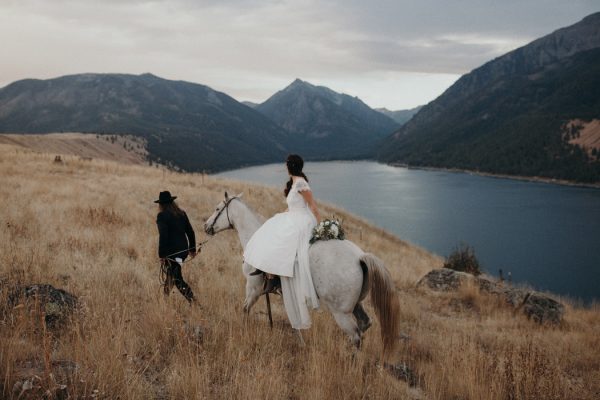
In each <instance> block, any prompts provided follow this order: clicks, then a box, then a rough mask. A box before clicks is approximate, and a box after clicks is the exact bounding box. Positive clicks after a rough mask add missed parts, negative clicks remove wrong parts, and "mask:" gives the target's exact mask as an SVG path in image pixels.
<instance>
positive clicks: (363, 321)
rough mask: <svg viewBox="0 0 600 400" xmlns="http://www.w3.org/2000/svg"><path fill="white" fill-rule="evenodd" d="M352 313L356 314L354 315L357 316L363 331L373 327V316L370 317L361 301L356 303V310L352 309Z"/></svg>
mask: <svg viewBox="0 0 600 400" xmlns="http://www.w3.org/2000/svg"><path fill="white" fill-rule="evenodd" d="M352 314H354V316H355V317H356V322H357V323H358V329H360V331H361V332H362V333H365V332H366V331H367V329H369V328H370V327H371V318H369V315H368V314H367V312H366V311H365V309H364V308H363V306H362V304H361V303H360V302H359V303H356V305H355V306H354V310H352Z"/></svg>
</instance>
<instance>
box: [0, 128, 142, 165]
mask: <svg viewBox="0 0 600 400" xmlns="http://www.w3.org/2000/svg"><path fill="white" fill-rule="evenodd" d="M0 143H2V144H14V145H17V146H20V147H24V148H26V149H31V150H34V151H36V152H42V153H55V154H56V155H61V154H68V155H73V156H79V157H80V158H82V159H84V160H88V161H89V160H90V159H93V158H99V159H102V160H109V161H119V162H123V163H127V164H140V165H141V164H147V163H148V160H147V159H146V157H147V156H148V151H147V149H146V142H145V141H144V140H143V139H141V138H139V137H135V136H123V135H94V134H90V133H48V134H45V135H33V134H32V135H24V134H0Z"/></svg>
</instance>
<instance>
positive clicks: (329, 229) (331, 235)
mask: <svg viewBox="0 0 600 400" xmlns="http://www.w3.org/2000/svg"><path fill="white" fill-rule="evenodd" d="M329 239H339V240H344V230H343V229H342V224H341V223H340V221H338V220H337V219H324V220H323V221H321V223H320V224H319V225H317V226H315V228H314V229H313V232H312V237H311V238H310V244H313V243H314V242H316V241H317V240H329Z"/></svg>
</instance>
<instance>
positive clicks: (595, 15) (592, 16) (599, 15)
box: [581, 12, 600, 22]
mask: <svg viewBox="0 0 600 400" xmlns="http://www.w3.org/2000/svg"><path fill="white" fill-rule="evenodd" d="M597 20H598V21H600V12H596V13H593V14H590V15H588V16H587V17H585V18H583V19H582V20H581V21H582V22H593V21H597Z"/></svg>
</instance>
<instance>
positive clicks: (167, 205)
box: [159, 201, 184, 215]
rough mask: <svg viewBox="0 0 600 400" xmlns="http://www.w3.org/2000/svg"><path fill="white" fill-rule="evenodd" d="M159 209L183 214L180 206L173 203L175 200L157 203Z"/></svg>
mask: <svg viewBox="0 0 600 400" xmlns="http://www.w3.org/2000/svg"><path fill="white" fill-rule="evenodd" d="M159 209H160V211H168V212H170V213H171V214H173V215H183V214H184V212H183V210H182V209H181V208H179V206H178V205H177V203H175V201H172V202H170V203H164V204H159Z"/></svg>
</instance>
